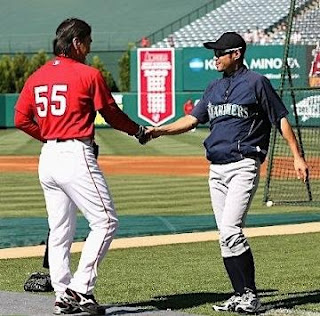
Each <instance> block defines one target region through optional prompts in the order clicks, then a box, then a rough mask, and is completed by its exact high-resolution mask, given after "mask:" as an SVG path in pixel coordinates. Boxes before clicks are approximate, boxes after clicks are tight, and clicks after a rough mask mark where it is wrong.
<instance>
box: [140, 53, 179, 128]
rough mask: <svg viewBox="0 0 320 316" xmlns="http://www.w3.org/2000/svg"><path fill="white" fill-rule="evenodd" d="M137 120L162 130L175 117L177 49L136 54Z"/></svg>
mask: <svg viewBox="0 0 320 316" xmlns="http://www.w3.org/2000/svg"><path fill="white" fill-rule="evenodd" d="M137 71H138V78H137V79H138V89H137V90H138V91H137V93H138V116H139V117H140V118H142V119H143V120H145V121H146V122H148V123H149V124H151V125H153V126H159V125H161V124H163V123H165V122H166V121H168V120H170V119H171V118H173V117H174V116H175V80H174V79H175V76H174V74H175V61H174V49H171V48H170V49H169V48H168V49H161V48H141V49H138V50H137Z"/></svg>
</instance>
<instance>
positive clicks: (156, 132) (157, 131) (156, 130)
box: [150, 127, 162, 138]
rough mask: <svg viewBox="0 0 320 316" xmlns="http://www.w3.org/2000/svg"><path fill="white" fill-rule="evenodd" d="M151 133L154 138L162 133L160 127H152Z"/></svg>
mask: <svg viewBox="0 0 320 316" xmlns="http://www.w3.org/2000/svg"><path fill="white" fill-rule="evenodd" d="M150 133H151V134H152V138H158V137H160V136H161V135H162V133H161V131H160V128H159V127H152V128H151V130H150Z"/></svg>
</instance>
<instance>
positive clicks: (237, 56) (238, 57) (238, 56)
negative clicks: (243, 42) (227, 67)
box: [234, 49, 241, 60]
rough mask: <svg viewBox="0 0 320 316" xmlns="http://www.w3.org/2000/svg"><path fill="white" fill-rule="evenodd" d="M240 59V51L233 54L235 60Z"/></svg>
mask: <svg viewBox="0 0 320 316" xmlns="http://www.w3.org/2000/svg"><path fill="white" fill-rule="evenodd" d="M240 57H241V52H240V49H238V50H236V51H235V52H234V59H235V60H237V59H240Z"/></svg>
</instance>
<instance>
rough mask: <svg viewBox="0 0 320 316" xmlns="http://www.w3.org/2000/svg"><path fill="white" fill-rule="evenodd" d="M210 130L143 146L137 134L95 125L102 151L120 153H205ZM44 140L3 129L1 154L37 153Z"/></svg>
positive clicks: (0, 131)
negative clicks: (205, 144) (204, 146)
mask: <svg viewBox="0 0 320 316" xmlns="http://www.w3.org/2000/svg"><path fill="white" fill-rule="evenodd" d="M207 134H208V130H207V129H206V128H198V129H197V130H196V131H195V132H194V133H193V132H188V133H185V134H182V135H176V136H169V137H168V136H167V137H166V136H164V137H160V138H159V139H156V140H153V141H151V142H149V143H148V144H147V145H145V146H141V145H140V144H139V143H138V141H137V140H136V139H135V138H134V137H129V136H128V135H127V134H125V133H122V132H119V131H116V130H113V129H109V128H100V129H99V128H98V129H96V137H95V138H96V141H97V143H98V144H99V145H100V154H101V155H120V156H203V155H204V148H203V145H202V142H203V140H204V139H205V138H206V136H207ZM40 149H41V143H40V142H39V141H37V140H34V139H32V138H31V137H29V136H28V135H26V134H24V133H23V132H21V131H19V130H16V129H6V130H0V156H6V155H12V156H21V155H38V154H39V153H40Z"/></svg>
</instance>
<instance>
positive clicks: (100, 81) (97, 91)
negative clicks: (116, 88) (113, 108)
mask: <svg viewBox="0 0 320 316" xmlns="http://www.w3.org/2000/svg"><path fill="white" fill-rule="evenodd" d="M92 92H93V96H92V99H93V104H94V108H95V110H96V111H99V110H101V109H103V108H105V107H107V106H108V105H109V104H113V103H115V101H114V98H113V97H112V95H111V91H110V89H109V87H108V85H107V83H106V81H105V80H104V78H103V76H102V74H101V72H100V71H98V72H96V75H95V77H94V79H93V91H92Z"/></svg>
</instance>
